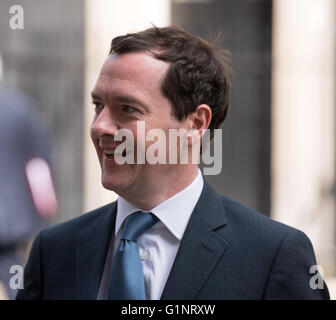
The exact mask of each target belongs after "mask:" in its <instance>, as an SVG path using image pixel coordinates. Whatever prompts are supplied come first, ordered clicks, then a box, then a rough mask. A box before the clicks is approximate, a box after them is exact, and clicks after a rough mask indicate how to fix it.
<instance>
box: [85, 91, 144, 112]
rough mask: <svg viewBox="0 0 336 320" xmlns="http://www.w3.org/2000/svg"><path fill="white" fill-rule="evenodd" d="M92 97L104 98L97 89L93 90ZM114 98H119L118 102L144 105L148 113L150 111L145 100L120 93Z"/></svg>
mask: <svg viewBox="0 0 336 320" xmlns="http://www.w3.org/2000/svg"><path fill="white" fill-rule="evenodd" d="M91 97H92V98H93V99H97V100H102V98H101V96H100V95H99V94H98V93H97V92H95V91H92V92H91ZM114 99H115V100H117V101H118V102H122V103H131V104H136V105H138V106H140V107H142V108H143V109H144V110H145V111H146V112H147V113H150V112H149V109H148V107H147V105H146V104H144V103H143V102H141V101H139V100H138V99H136V98H134V97H132V96H128V95H119V96H117V97H115V98H114Z"/></svg>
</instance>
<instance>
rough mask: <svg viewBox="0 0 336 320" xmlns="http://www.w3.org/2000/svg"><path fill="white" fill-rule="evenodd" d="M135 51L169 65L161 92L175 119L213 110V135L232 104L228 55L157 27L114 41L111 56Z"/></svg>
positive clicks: (184, 34) (186, 35)
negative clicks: (203, 106) (202, 107)
mask: <svg viewBox="0 0 336 320" xmlns="http://www.w3.org/2000/svg"><path fill="white" fill-rule="evenodd" d="M153 50H155V51H156V52H154V51H153ZM136 51H148V52H150V53H151V54H153V56H155V58H157V59H159V60H163V61H168V62H170V66H169V68H168V71H167V74H166V76H165V79H164V80H163V83H162V92H163V94H164V95H165V96H166V97H167V98H168V99H169V100H170V102H171V103H172V105H173V114H174V116H175V117H176V119H178V120H179V121H182V120H184V119H185V118H186V117H187V116H188V115H189V114H190V113H193V112H194V111H195V110H196V108H197V106H199V105H200V104H203V103H204V104H207V105H209V106H210V108H211V110H212V120H211V123H210V126H209V129H210V130H211V133H213V132H212V131H213V129H216V128H218V127H219V125H220V124H221V123H222V122H223V121H224V119H225V117H226V114H227V111H228V108H229V105H230V100H231V68H230V66H229V63H228V52H227V51H224V50H222V51H221V52H220V51H219V50H217V51H216V50H215V49H214V48H212V47H211V46H210V45H209V44H208V43H207V42H205V41H204V40H202V39H200V38H198V37H196V36H193V35H191V34H189V33H187V32H185V31H183V30H181V29H179V28H177V27H174V26H170V27H165V28H158V27H155V26H154V27H152V28H149V29H147V30H144V31H141V32H137V33H129V34H126V35H124V36H119V37H116V38H114V39H113V40H112V43H111V49H110V52H109V54H114V53H116V54H124V53H129V52H136Z"/></svg>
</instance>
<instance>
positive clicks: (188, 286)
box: [161, 181, 228, 300]
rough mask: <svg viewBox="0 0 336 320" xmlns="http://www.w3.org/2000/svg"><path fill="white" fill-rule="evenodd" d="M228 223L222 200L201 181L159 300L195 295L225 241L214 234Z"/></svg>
mask: <svg viewBox="0 0 336 320" xmlns="http://www.w3.org/2000/svg"><path fill="white" fill-rule="evenodd" d="M226 223H227V220H226V215H225V211H224V207H223V202H222V199H221V198H220V196H219V195H217V194H216V193H215V191H213V190H212V189H211V187H210V186H209V185H208V184H207V183H206V181H204V188H203V191H202V194H201V196H200V199H199V201H198V203H197V205H196V207H195V209H194V211H193V213H192V215H191V217H190V220H189V223H188V226H187V228H186V231H185V233H184V236H183V239H182V241H181V244H180V247H179V250H178V252H177V255H176V258H175V261H174V264H173V267H172V270H171V272H170V275H169V277H168V280H167V283H166V286H165V288H164V290H163V293H162V296H161V299H162V300H168V299H174V300H175V299H176V300H191V299H195V298H196V297H197V294H198V293H199V291H200V290H201V288H202V286H203V285H204V283H205V282H206V280H207V279H208V277H209V275H210V273H211V271H212V270H213V268H214V266H215V265H216V263H217V261H218V259H219V258H220V257H221V256H222V255H223V254H224V252H225V250H226V248H227V246H228V243H227V241H226V240H225V239H224V238H223V237H222V236H221V235H220V234H219V233H216V230H218V229H219V228H220V227H222V226H224V225H225V224H226Z"/></svg>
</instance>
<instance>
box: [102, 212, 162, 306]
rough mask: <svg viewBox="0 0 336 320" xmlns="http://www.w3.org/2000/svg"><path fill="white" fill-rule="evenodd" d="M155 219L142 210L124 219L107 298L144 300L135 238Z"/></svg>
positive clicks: (139, 260) (141, 271) (141, 272)
mask: <svg viewBox="0 0 336 320" xmlns="http://www.w3.org/2000/svg"><path fill="white" fill-rule="evenodd" d="M157 220H158V218H156V217H155V216H153V215H152V214H151V213H148V212H143V211H137V212H134V213H132V214H131V215H130V216H129V217H128V218H127V219H126V222H125V227H124V231H123V233H122V235H121V239H120V243H119V247H118V250H117V252H116V254H115V257H114V259H113V263H112V270H111V278H110V285H109V291H108V299H109V300H146V293H145V280H144V274H143V270H142V264H141V259H140V254H139V247H138V245H137V243H136V240H137V238H138V237H140V236H141V235H142V234H143V233H144V232H145V231H146V230H148V229H149V228H150V227H152V226H153V225H154V223H155V222H156V221H157Z"/></svg>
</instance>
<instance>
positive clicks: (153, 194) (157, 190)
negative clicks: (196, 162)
mask: <svg viewBox="0 0 336 320" xmlns="http://www.w3.org/2000/svg"><path fill="white" fill-rule="evenodd" d="M197 174H198V170H197V166H188V165H185V166H184V167H183V166H181V167H179V169H177V170H174V171H173V172H170V173H169V175H167V176H165V177H164V179H163V178H162V177H160V178H159V179H157V180H155V179H151V181H148V182H147V183H146V182H144V183H143V186H142V187H140V186H135V188H132V189H133V191H132V190H131V191H130V190H127V192H123V191H121V192H118V194H119V195H120V196H121V197H123V198H124V199H125V200H127V201H128V202H129V203H130V204H132V205H133V206H135V207H137V208H139V209H141V210H146V211H150V210H151V209H153V208H154V207H156V206H157V205H159V204H160V203H162V202H164V201H165V200H167V199H169V198H171V197H172V196H174V195H175V194H177V193H179V192H180V191H182V190H183V189H185V188H186V187H188V186H189V185H190V184H191V183H192V182H193V181H194V180H195V178H196V177H197ZM144 186H146V187H144Z"/></svg>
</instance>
